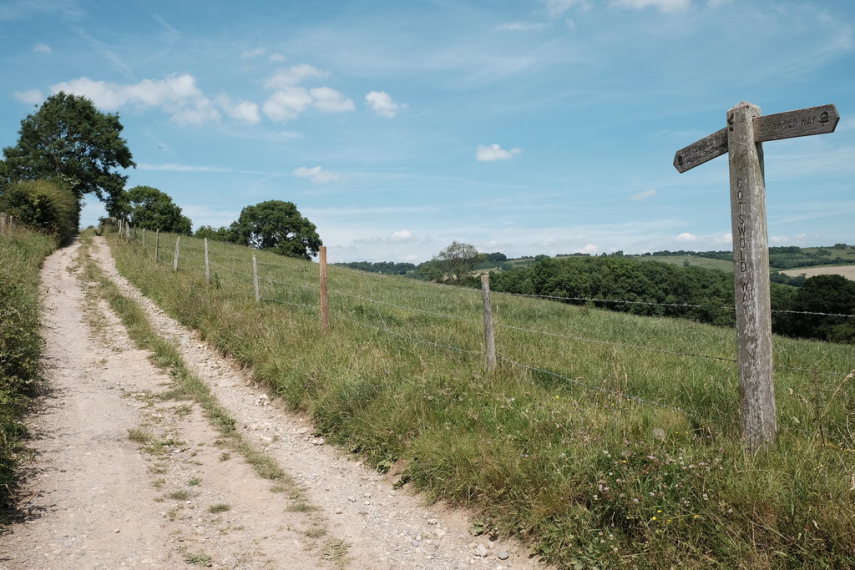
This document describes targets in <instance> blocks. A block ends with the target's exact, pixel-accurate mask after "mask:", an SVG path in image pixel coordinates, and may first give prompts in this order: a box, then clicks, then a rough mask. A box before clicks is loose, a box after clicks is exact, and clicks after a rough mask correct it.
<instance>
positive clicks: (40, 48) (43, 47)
mask: <svg viewBox="0 0 855 570" xmlns="http://www.w3.org/2000/svg"><path fill="white" fill-rule="evenodd" d="M33 51H34V52H35V53H44V54H47V55H50V54H52V53H53V50H52V49H51V47H50V46H49V45H47V44H36V45H34V46H33Z"/></svg>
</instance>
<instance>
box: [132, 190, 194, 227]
mask: <svg viewBox="0 0 855 570" xmlns="http://www.w3.org/2000/svg"><path fill="white" fill-rule="evenodd" d="M122 209H123V210H124V211H125V213H126V214H127V216H128V221H129V222H130V224H131V225H132V226H136V227H138V228H145V229H147V230H160V231H162V232H173V233H177V234H184V235H190V227H191V226H192V222H191V221H190V218H188V217H187V216H184V215H182V214H181V208H179V207H178V206H177V205H175V204H174V203H173V202H172V198H170V197H169V195H168V194H165V193H164V192H161V191H160V190H158V189H157V188H152V187H151V186H134V187H133V188H131V189H130V190H128V191H127V193H125V194H124V196H123V197H122Z"/></svg>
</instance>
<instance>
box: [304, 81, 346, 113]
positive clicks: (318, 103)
mask: <svg viewBox="0 0 855 570" xmlns="http://www.w3.org/2000/svg"><path fill="white" fill-rule="evenodd" d="M309 94H310V95H311V96H312V103H313V104H314V106H315V107H316V108H318V109H320V110H321V111H324V112H326V113H343V112H345V111H353V110H354V108H355V107H354V105H353V101H352V100H350V99H348V98H347V97H345V96H344V95H343V94H342V93H341V92H339V91H336V90H335V89H332V88H330V87H315V88H314V89H311V90H310V91H309Z"/></svg>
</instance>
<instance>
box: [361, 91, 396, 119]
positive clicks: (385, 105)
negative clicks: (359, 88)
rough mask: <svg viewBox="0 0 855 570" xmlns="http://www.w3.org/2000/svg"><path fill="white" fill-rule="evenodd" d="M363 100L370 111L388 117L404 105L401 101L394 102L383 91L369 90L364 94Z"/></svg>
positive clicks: (392, 115)
mask: <svg viewBox="0 0 855 570" xmlns="http://www.w3.org/2000/svg"><path fill="white" fill-rule="evenodd" d="M365 102H366V103H368V106H369V107H371V110H372V111H374V112H375V113H377V114H378V115H380V116H381V117H387V118H390V119H391V118H392V117H394V116H395V115H397V114H398V112H399V111H400V110H401V109H403V108H405V107H406V105H404V104H402V103H396V102H395V101H394V100H393V99H392V97H391V96H390V95H389V94H388V93H386V92H385V91H369V92H368V95H366V96H365Z"/></svg>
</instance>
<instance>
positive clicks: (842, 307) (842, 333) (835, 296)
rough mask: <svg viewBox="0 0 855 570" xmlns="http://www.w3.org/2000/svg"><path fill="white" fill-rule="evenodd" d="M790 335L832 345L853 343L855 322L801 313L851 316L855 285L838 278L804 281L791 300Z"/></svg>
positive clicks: (843, 278)
mask: <svg viewBox="0 0 855 570" xmlns="http://www.w3.org/2000/svg"><path fill="white" fill-rule="evenodd" d="M791 306H792V310H793V311H799V312H800V313H795V314H792V315H790V327H791V330H790V334H792V335H794V336H802V337H810V338H820V339H824V340H831V341H835V342H847V341H852V340H855V318H847V317H829V316H825V315H812V314H802V313H828V314H833V315H855V281H850V280H849V279H846V278H845V277H843V276H841V275H817V276H816V277H811V278H810V279H808V280H807V281H805V284H804V286H802V287H801V288H800V289H799V290H798V292H797V293H796V295H795V298H794V299H793V300H792V305H791Z"/></svg>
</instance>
